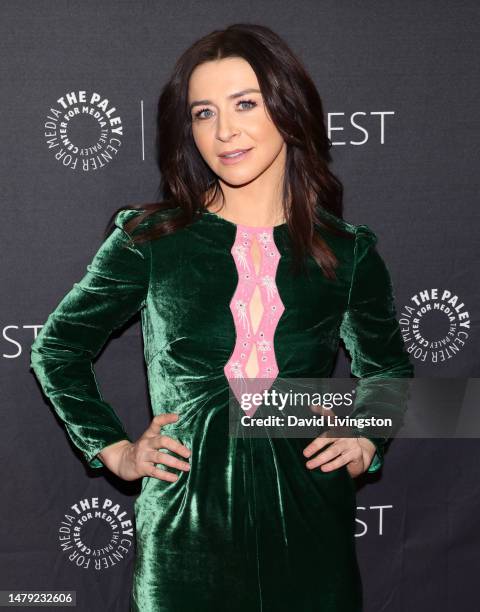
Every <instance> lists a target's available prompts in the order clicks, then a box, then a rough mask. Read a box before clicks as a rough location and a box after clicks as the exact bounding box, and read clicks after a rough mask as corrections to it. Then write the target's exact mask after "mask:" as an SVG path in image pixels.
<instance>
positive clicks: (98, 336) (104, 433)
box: [30, 210, 150, 468]
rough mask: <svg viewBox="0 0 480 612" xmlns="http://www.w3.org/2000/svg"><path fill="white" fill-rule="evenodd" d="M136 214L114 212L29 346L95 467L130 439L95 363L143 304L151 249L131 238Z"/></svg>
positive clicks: (37, 368)
mask: <svg viewBox="0 0 480 612" xmlns="http://www.w3.org/2000/svg"><path fill="white" fill-rule="evenodd" d="M136 214H138V211H136V210H122V211H120V212H119V213H118V214H117V216H116V217H115V226H116V227H115V228H114V230H113V232H112V233H111V234H110V235H109V237H108V238H107V239H106V240H105V241H104V242H103V244H102V245H101V246H100V248H99V250H98V251H97V253H96V254H95V256H94V258H93V260H92V261H91V263H90V264H88V265H87V272H86V274H85V276H84V277H83V278H82V279H81V280H80V281H79V282H77V283H74V284H73V288H72V289H71V290H70V291H69V292H68V293H67V294H66V295H65V297H64V298H63V299H62V300H61V302H60V303H59V304H58V306H57V307H56V308H55V310H54V311H53V312H52V313H51V314H50V315H49V316H48V319H47V321H46V323H45V324H44V325H43V327H42V329H41V330H40V333H39V334H38V336H37V338H36V339H35V341H34V342H33V344H32V346H31V353H30V355H31V361H30V365H31V367H32V369H33V371H34V373H35V375H36V377H37V379H38V381H39V383H40V386H41V387H42V390H43V392H44V394H45V395H46V396H47V397H48V398H49V400H50V401H51V403H52V405H53V408H54V409H55V411H56V413H57V414H58V416H59V417H60V419H61V420H62V421H63V422H64V424H65V428H66V431H67V433H68V435H69V436H70V438H71V440H72V442H73V443H74V444H75V446H77V447H78V448H79V449H80V451H81V452H82V453H83V455H84V456H85V458H86V460H87V462H88V464H89V465H90V466H91V467H93V468H99V467H102V466H103V464H102V462H101V461H100V460H99V459H98V458H97V457H96V455H97V453H98V452H99V451H101V450H102V449H103V448H104V447H106V446H108V445H109V444H113V443H114V442H118V441H120V440H125V439H126V440H130V438H129V437H128V435H127V433H126V432H125V429H124V427H123V425H122V423H121V421H120V419H119V418H118V416H117V414H116V413H115V411H114V410H113V408H112V407H111V406H110V405H109V404H108V403H107V402H105V401H104V400H103V398H102V395H101V393H100V390H99V388H98V386H97V381H96V377H95V372H94V368H93V360H94V358H95V357H96V356H97V355H98V353H99V352H100V349H101V348H102V347H103V346H104V344H105V343H106V341H107V339H108V337H109V336H110V334H111V333H112V331H113V330H115V329H117V328H118V327H121V326H122V325H123V324H124V323H125V322H126V321H128V320H129V319H130V318H131V317H132V316H133V315H134V314H135V313H136V312H137V311H139V310H140V309H141V308H143V307H144V305H145V301H146V296H147V292H148V286H149V277H150V261H149V259H150V258H149V255H148V248H147V249H145V248H140V247H139V245H134V244H133V243H130V242H129V240H130V238H131V236H130V235H129V234H128V233H127V232H126V231H125V229H124V227H123V226H124V223H125V222H126V221H127V220H128V219H130V218H131V217H133V216H135V215H136ZM144 244H145V243H144ZM147 245H148V243H147ZM141 246H143V244H142V245H141Z"/></svg>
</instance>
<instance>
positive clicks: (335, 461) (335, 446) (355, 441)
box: [303, 436, 376, 478]
mask: <svg viewBox="0 0 480 612" xmlns="http://www.w3.org/2000/svg"><path fill="white" fill-rule="evenodd" d="M327 444H329V445H330V446H329V447H328V448H327V449H326V450H324V451H322V452H319V453H318V455H316V456H315V457H314V458H313V459H310V460H309V461H307V463H306V467H307V468H308V469H315V468H317V467H320V466H321V470H322V472H330V471H331V470H336V469H337V468H339V467H341V466H342V465H346V466H347V470H348V472H349V474H350V476H351V477H352V478H355V477H357V476H359V475H360V474H363V472H366V471H367V470H368V468H369V467H370V464H371V463H372V459H373V456H374V455H375V452H376V447H375V444H374V443H373V442H372V441H371V440H369V439H368V438H334V437H332V438H327V437H322V436H319V437H318V438H315V439H314V440H312V442H310V444H309V445H308V446H306V447H305V448H304V449H303V454H304V455H305V457H311V456H312V455H313V454H314V453H315V452H317V451H321V449H322V448H323V447H324V446H326V445H327Z"/></svg>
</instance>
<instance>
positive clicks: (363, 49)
mask: <svg viewBox="0 0 480 612" xmlns="http://www.w3.org/2000/svg"><path fill="white" fill-rule="evenodd" d="M0 6H1V13H2V19H1V36H0V58H1V60H0V62H1V63H0V68H1V77H2V78H1V95H2V99H1V114H0V126H1V146H2V155H1V162H0V163H1V167H0V180H1V193H2V196H1V197H2V202H1V203H2V220H1V224H0V227H1V247H2V262H1V274H2V277H1V288H2V300H1V326H2V332H3V333H2V337H1V340H0V342H1V347H2V350H1V372H0V375H1V397H0V406H1V410H2V446H1V451H2V461H1V466H2V471H3V477H2V493H3V494H2V496H1V497H0V507H1V510H2V519H1V529H2V532H1V557H0V562H1V568H0V576H1V578H0V589H19V590H26V589H42V590H48V589H54V590H60V589H65V590H70V589H71V590H76V591H77V609H78V610H81V611H86V610H109V611H110V610H112V611H119V612H120V611H126V610H128V598H129V593H130V587H131V572H132V569H133V558H134V548H133V543H134V537H133V533H132V529H131V527H129V523H128V521H129V520H130V521H133V502H134V500H135V496H136V495H137V494H138V491H139V489H138V484H139V483H133V484H132V483H124V482H121V481H119V480H118V479H116V478H115V477H114V476H113V475H112V474H111V473H109V472H108V471H107V470H106V469H100V470H96V471H93V470H88V469H87V468H86V466H85V464H84V463H83V462H82V459H81V458H80V456H79V455H78V454H77V453H76V452H74V449H73V447H72V446H71V445H70V443H69V441H68V440H67V438H66V435H65V433H64V430H63V428H62V426H61V424H60V422H59V421H58V419H57V418H56V417H55V416H54V414H53V411H51V409H50V408H49V406H48V404H47V403H46V402H45V400H44V398H43V397H42V395H41V392H40V388H39V386H38V384H37V382H36V380H35V378H34V375H33V373H32V372H31V371H30V370H29V348H30V345H31V343H32V341H33V339H34V337H35V333H36V330H38V329H39V327H40V326H41V325H42V323H43V322H44V321H45V320H46V317H47V315H48V314H49V313H50V312H51V311H52V310H53V309H54V307H55V306H56V305H57V303H58V302H59V301H60V299H61V297H62V296H63V295H64V294H65V293H66V292H67V291H68V290H69V289H70V288H71V287H72V285H73V283H74V282H75V281H78V280H79V279H80V278H81V277H82V276H83V274H84V272H85V266H86V264H87V263H88V262H89V261H90V260H91V258H92V257H93V255H94V253H95V251H96V250H97V248H98V247H99V245H100V243H101V241H102V240H103V232H104V230H105V229H106V225H107V221H108V219H109V217H110V215H111V214H112V212H113V211H115V210H116V209H117V208H119V207H120V206H124V205H128V204H131V203H139V202H147V201H152V200H154V199H155V198H156V195H157V187H158V175H157V168H156V165H155V159H154V138H155V109H156V103H157V99H158V95H159V92H160V89H161V86H162V84H163V83H164V82H165V79H166V78H167V75H168V74H169V72H170V70H171V68H172V66H173V63H174V62H175V60H176V58H177V57H178V55H179V54H180V53H181V52H182V51H183V50H184V49H185V47H186V46H188V45H190V44H191V43H192V42H193V40H195V39H196V38H198V37H200V36H202V35H204V34H206V33H208V32H210V31H211V30H213V29H215V28H221V27H224V26H226V25H228V24H230V23H234V22H238V21H250V22H254V23H255V22H256V23H261V24H265V25H268V26H270V27H272V28H273V29H274V30H276V31H277V32H278V33H279V34H280V35H282V36H283V37H285V39H286V40H287V41H288V42H289V44H290V45H291V46H292V48H293V50H294V51H295V52H296V53H298V54H299V56H300V57H301V58H302V59H303V61H304V62H305V64H306V66H307V69H308V70H310V71H311V73H312V75H313V77H314V80H315V82H316V84H317V86H318V88H319V91H320V94H321V96H322V98H323V101H324V106H325V111H326V113H328V121H329V127H330V137H331V139H332V141H333V144H334V146H333V149H332V153H333V156H334V164H333V166H332V169H333V171H334V172H335V173H336V174H337V175H338V176H339V177H340V178H341V180H342V181H343V182H344V185H345V218H346V219H347V220H348V221H350V222H352V223H366V224H368V225H369V226H370V227H371V228H372V229H373V230H374V231H375V232H376V233H377V235H378V237H379V241H378V249H379V250H380V252H381V253H382V255H383V257H384V258H385V260H386V262H387V264H388V266H389V269H390V271H391V275H392V279H393V282H394V287H395V299H396V303H397V309H398V315H399V320H400V321H401V324H402V329H403V331H404V334H405V343H406V346H407V347H408V348H409V350H412V358H413V360H414V363H415V368H416V375H417V376H426V377H443V376H451V377H456V376H459V377H460V376H465V377H478V376H480V372H479V333H478V322H479V313H480V299H479V298H480V290H479V286H478V272H477V271H478V266H479V263H480V257H479V248H478V247H479V239H478V231H479V219H480V215H479V198H478V193H479V189H478V187H479V178H478V165H477V164H476V163H475V162H474V158H475V157H474V156H475V153H474V151H475V150H477V149H478V108H477V107H478V97H479V93H480V87H479V80H478V40H479V19H478V17H479V9H478V3H477V2H475V1H473V0H472V1H463V2H438V1H434V0H430V1H422V2H417V1H410V2H398V1H393V2H379V1H378V2H353V1H321V2H314V1H300V2H299V1H297V2H294V3H293V2H292V3H286V2H273V1H263V2H251V1H249V0H247V1H244V2H242V3H225V2H212V1H210V0H203V1H202V2H178V1H177V2H171V1H159V2H153V1H149V2H147V1H137V2H126V1H118V2H113V1H112V0H103V1H102V2H92V1H91V0H88V1H85V0H82V1H76V2H72V1H70V2H53V1H51V2H47V1H45V0H35V1H21V2H18V1H15V2H13V1H6V0H3V1H2V2H1V5H0ZM81 91H85V92H86V93H87V96H88V95H90V94H91V93H93V92H97V93H98V94H99V96H100V99H101V100H104V99H106V100H108V105H107V106H106V108H104V109H103V110H101V111H100V114H99V116H98V117H85V116H82V117H75V116H72V118H71V123H70V122H69V127H68V130H67V133H68V136H69V138H70V139H71V142H72V143H73V144H74V145H75V146H78V147H84V148H85V151H84V152H83V153H84V154H83V155H81V154H80V152H77V153H75V152H73V153H72V152H71V151H70V150H69V144H68V143H65V142H62V140H61V138H62V132H61V126H60V125H59V121H58V116H57V112H59V111H62V112H64V111H65V108H64V107H63V106H62V104H66V105H67V106H70V107H71V105H70V102H71V99H69V97H68V96H69V95H70V94H72V93H73V94H74V95H79V92H81ZM104 119H105V120H107V119H110V122H111V123H110V124H109V123H108V122H107V123H106V126H105V132H104V133H101V131H100V128H99V121H102V120H104ZM112 119H113V121H112ZM101 137H105V138H106V140H107V141H110V142H111V143H112V144H113V147H114V148H113V149H112V150H111V159H108V160H103V161H102V160H100V158H99V157H97V155H96V153H95V145H96V143H98V140H99V138H101ZM89 147H91V148H92V149H91V150H89V151H87V148H89ZM85 153H88V154H87V155H85ZM477 156H478V151H477ZM84 160H87V161H84ZM435 290H436V291H437V293H438V296H435ZM445 292H449V293H445ZM449 296H450V297H453V298H457V307H458V306H459V305H460V304H461V306H460V307H459V308H457V310H456V311H455V313H454V315H453V316H452V317H450V318H448V317H447V316H446V314H445V311H444V310H442V309H441V308H440V307H441V306H442V305H446V304H447V302H448V299H449ZM419 306H422V307H423V310H424V314H423V316H422V317H421V323H420V325H419V327H418V329H415V328H414V319H415V314H416V313H417V312H418V309H419ZM452 329H453V334H452V333H451V332H452ZM460 332H461V333H460ZM449 333H450V335H448V334H449ZM140 334H141V329H140V326H139V319H138V318H137V319H135V320H133V321H132V322H131V324H130V325H129V326H128V328H126V329H124V330H122V333H120V334H119V335H118V336H115V337H114V338H112V341H111V342H109V343H108V344H107V347H106V348H105V350H104V351H103V353H102V355H101V356H100V358H99V360H98V361H97V363H96V372H97V377H98V381H99V384H100V385H101V389H102V392H103V393H104V396H105V398H106V399H107V401H110V402H111V403H112V405H113V406H114V407H115V410H116V411H117V412H118V414H119V415H120V417H121V418H122V420H123V422H124V423H125V426H126V427H127V430H128V431H129V432H130V434H131V435H132V436H139V435H140V434H141V433H142V432H143V430H144V429H145V428H146V426H147V425H148V423H149V420H150V412H149V410H150V408H149V403H148V395H147V387H146V378H145V370H144V367H143V361H142V359H143V355H142V343H141V335H140ZM446 337H448V338H449V343H450V344H447V345H446V346H442V339H443V338H446ZM435 342H438V343H439V346H438V347H435V346H434V344H433V343H435ZM448 346H451V347H455V346H456V350H454V349H449V348H448ZM336 374H338V375H348V361H347V360H346V358H345V355H344V354H340V356H339V361H338V364H337V369H336ZM479 464H480V462H479V443H478V440H475V439H471V440H463V441H460V440H404V439H403V440H402V439H398V440H395V441H394V442H393V443H392V444H391V446H390V449H389V451H388V453H387V454H386V458H385V465H384V468H383V470H382V473H381V474H380V475H379V474H374V475H370V476H369V477H365V478H363V477H362V478H360V479H358V487H359V490H358V511H357V515H358V538H357V547H358V555H359V559H360V563H361V571H362V575H363V580H364V585H365V611H366V612H383V611H388V612H400V611H403V610H407V609H409V610H412V611H414V612H420V611H421V612H429V611H432V612H433V611H435V612H446V611H450V610H453V609H455V610H456V609H466V610H473V609H475V608H476V606H477V605H478V604H477V603H476V601H477V598H476V594H475V593H474V587H475V580H476V577H477V575H478V569H479V567H480V559H479V552H478V551H479V549H480V536H479V535H478V529H477V527H478V516H479V512H480V492H479V486H478V483H479V480H480V478H479V477H480V469H479ZM92 498H98V503H99V504H100V505H103V504H105V503H106V504H107V505H108V504H110V506H108V508H107V510H108V512H107V514H106V515H105V516H106V517H108V516H112V515H114V516H115V517H116V518H117V523H118V525H120V532H121V534H122V539H123V541H124V542H123V543H124V544H125V549H126V550H128V552H126V553H125V556H124V557H123V558H122V555H121V554H119V551H120V549H116V550H115V551H108V550H105V551H103V552H102V553H101V554H100V555H99V556H98V557H97V562H95V557H94V556H93V553H92V552H89V551H85V552H84V553H79V552H77V553H74V554H72V551H71V550H63V549H62V542H65V541H66V540H63V539H62V538H68V537H70V536H71V535H72V533H71V529H72V522H75V521H78V520H80V519H82V518H88V505H89V503H91V500H92ZM84 533H85V534H87V535H88V538H89V542H90V543H91V545H92V547H95V548H97V549H98V548H99V547H101V546H102V545H103V544H104V543H105V542H107V541H108V538H109V534H111V527H110V523H109V522H108V520H107V518H101V519H100V518H97V519H93V520H90V521H87V523H86V524H85V528H84ZM320 554H325V551H319V555H320ZM327 554H328V551H327ZM192 609H193V608H192ZM225 609H226V610H228V602H226V605H225ZM266 612H270V611H266ZM272 612H274V611H272Z"/></svg>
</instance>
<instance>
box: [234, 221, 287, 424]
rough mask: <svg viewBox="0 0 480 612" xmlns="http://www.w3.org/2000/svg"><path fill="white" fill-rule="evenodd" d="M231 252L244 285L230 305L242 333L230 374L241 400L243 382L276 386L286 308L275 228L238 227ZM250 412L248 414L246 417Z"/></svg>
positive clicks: (237, 342)
mask: <svg viewBox="0 0 480 612" xmlns="http://www.w3.org/2000/svg"><path fill="white" fill-rule="evenodd" d="M231 253H232V256H233V259H234V261H235V265H236V268H237V273H238V284H237V288H236V290H235V293H234V294H233V297H232V299H231V301H230V310H231V312H232V316H233V320H234V323H235V329H236V343H235V348H234V350H233V352H232V354H231V356H230V359H229V360H228V362H227V363H226V364H225V367H224V372H225V376H226V377H227V379H228V380H229V381H232V382H235V384H233V385H232V384H231V385H230V386H231V387H233V391H234V393H235V395H236V396H237V398H239V395H238V394H237V389H238V387H239V386H240V385H239V384H238V383H239V382H241V381H246V380H247V379H248V380H251V379H270V380H271V382H270V384H268V383H267V382H266V381H263V380H262V381H260V383H261V384H260V386H261V387H262V388H261V389H260V388H259V387H258V385H256V386H255V389H253V388H251V385H249V392H257V393H261V392H262V390H263V389H268V388H270V386H271V384H272V383H273V381H274V380H275V378H276V377H277V375H278V366H277V361H276V357H275V349H274V341H273V340H274V334H275V329H276V327H277V324H278V321H279V319H280V317H281V316H282V313H283V311H284V310H285V307H284V305H283V303H282V300H281V299H280V295H279V293H278V289H277V285H276V272H277V267H278V262H279V259H280V253H279V251H278V249H277V246H276V244H275V241H274V238H273V227H249V226H244V225H237V231H236V236H235V241H234V243H233V246H232V249H231ZM246 414H248V412H247V413H246Z"/></svg>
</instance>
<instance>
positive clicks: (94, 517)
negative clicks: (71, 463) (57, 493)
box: [58, 497, 134, 571]
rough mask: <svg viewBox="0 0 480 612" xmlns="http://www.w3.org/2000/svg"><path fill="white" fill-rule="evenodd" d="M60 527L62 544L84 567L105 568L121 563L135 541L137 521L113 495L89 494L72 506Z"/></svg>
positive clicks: (74, 559)
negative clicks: (101, 497) (110, 496)
mask: <svg viewBox="0 0 480 612" xmlns="http://www.w3.org/2000/svg"><path fill="white" fill-rule="evenodd" d="M71 510H72V512H66V513H65V514H64V516H63V519H62V521H61V522H60V526H59V529H58V539H59V542H60V547H61V549H62V551H63V552H64V553H66V554H67V556H68V560H69V561H71V562H72V563H73V564H75V565H76V566H77V567H81V568H82V569H94V570H97V571H99V570H104V569H109V568H110V567H114V566H115V565H117V564H118V563H121V562H122V561H123V560H124V559H125V558H126V556H127V555H128V553H129V552H130V549H131V547H132V544H133V542H134V534H133V523H132V521H131V520H130V518H128V516H127V513H126V511H125V510H122V508H121V507H120V505H119V504H115V503H114V502H113V501H112V500H111V499H109V498H108V497H107V498H104V499H103V500H102V499H100V498H99V497H91V498H85V499H82V500H80V501H78V502H77V503H76V504H73V505H72V506H71Z"/></svg>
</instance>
